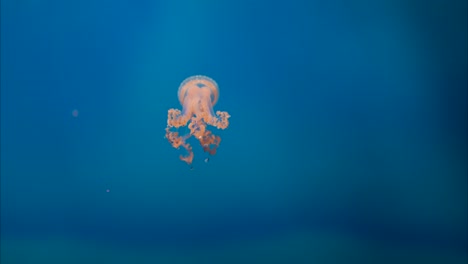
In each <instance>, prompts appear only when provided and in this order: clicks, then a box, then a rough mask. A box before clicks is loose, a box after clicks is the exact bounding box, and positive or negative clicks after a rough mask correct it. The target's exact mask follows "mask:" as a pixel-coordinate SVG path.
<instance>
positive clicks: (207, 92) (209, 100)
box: [166, 75, 231, 165]
mask: <svg viewBox="0 0 468 264" xmlns="http://www.w3.org/2000/svg"><path fill="white" fill-rule="evenodd" d="M178 97H179V102H180V104H181V105H182V111H180V110H178V109H173V108H172V109H169V111H168V114H167V127H166V138H167V140H168V141H169V143H171V145H172V147H174V148H176V149H178V148H180V147H183V148H184V149H185V150H187V153H188V154H187V155H185V156H184V155H180V157H179V158H180V159H181V160H182V161H185V162H186V163H187V164H189V165H190V164H192V161H193V156H194V155H193V150H192V146H191V145H190V144H189V143H187V139H189V138H190V137H191V136H193V137H195V138H196V139H197V140H198V141H199V142H200V144H201V146H202V147H203V151H205V152H208V153H209V154H210V155H215V154H216V150H217V148H218V146H219V143H220V142H221V138H220V137H219V136H216V135H214V134H213V133H212V132H211V131H210V130H208V128H207V125H210V126H214V127H216V128H218V129H226V128H227V127H228V125H229V121H228V119H229V117H231V116H230V115H229V114H228V113H227V112H222V111H216V114H215V113H214V111H213V106H214V105H215V104H216V103H217V102H218V98H219V91H218V85H217V84H216V82H215V81H214V80H213V79H211V78H209V77H206V76H203V75H195V76H191V77H188V78H187V79H185V80H184V81H183V82H182V83H181V84H180V86H179V91H178ZM183 126H187V127H188V128H189V130H190V133H189V134H187V135H179V132H177V131H174V128H175V129H177V128H179V127H183Z"/></svg>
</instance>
